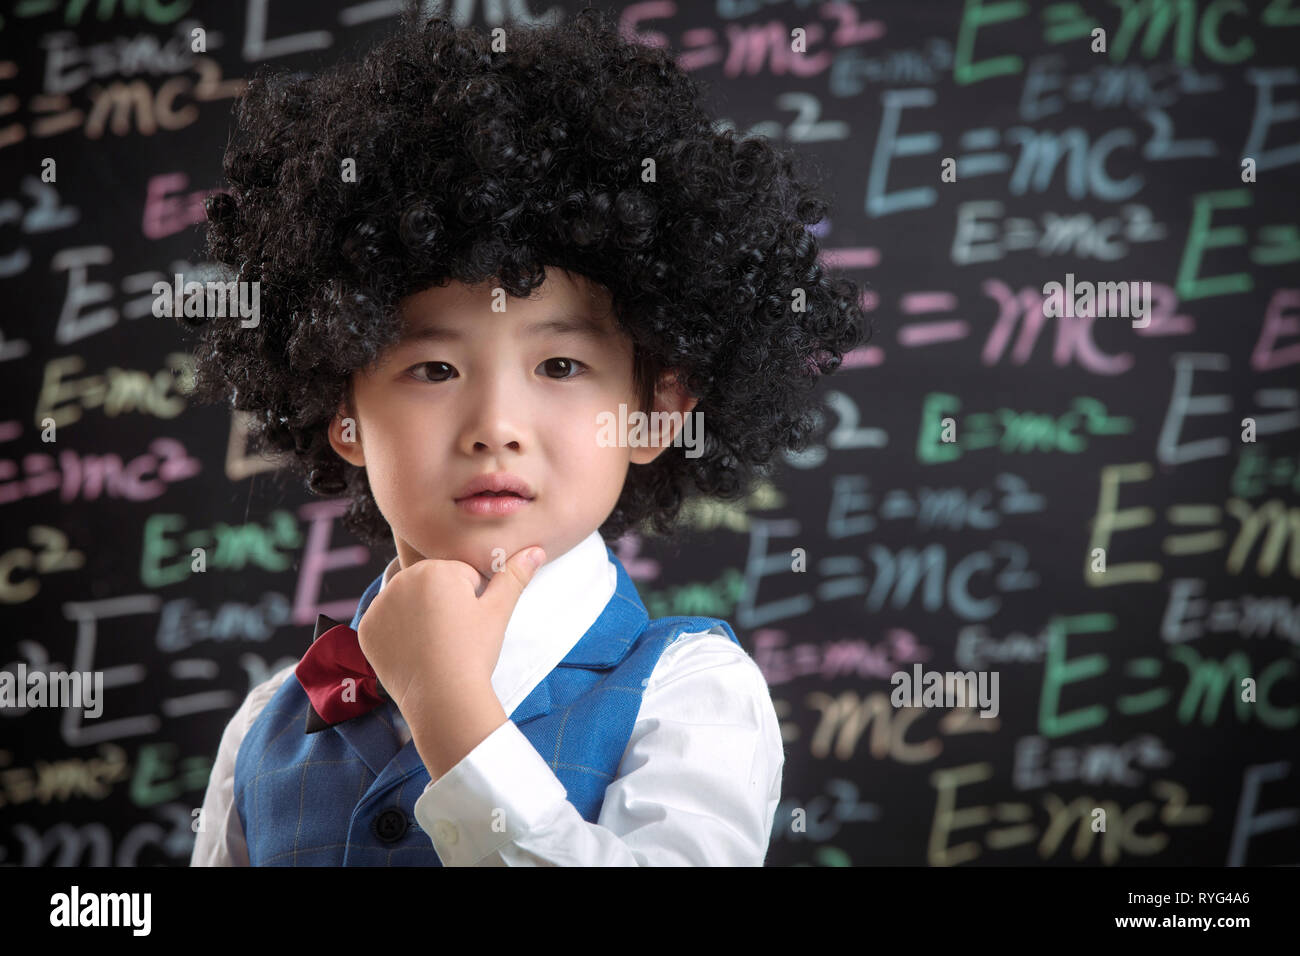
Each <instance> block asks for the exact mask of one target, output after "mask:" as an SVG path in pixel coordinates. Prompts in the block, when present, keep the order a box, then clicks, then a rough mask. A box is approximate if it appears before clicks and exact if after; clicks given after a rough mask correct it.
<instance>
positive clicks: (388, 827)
mask: <svg viewBox="0 0 1300 956" xmlns="http://www.w3.org/2000/svg"><path fill="white" fill-rule="evenodd" d="M406 829H407V822H406V814H405V813H403V812H402V811H401V810H398V809H397V808H396V807H389V808H388V809H387V810H385V811H384V812H383V813H381V814H379V816H377V817H375V836H377V837H379V839H381V840H383V841H384V842H385V843H396V842H397V841H398V840H400V839H401V838H402V837H403V836H405V835H406Z"/></svg>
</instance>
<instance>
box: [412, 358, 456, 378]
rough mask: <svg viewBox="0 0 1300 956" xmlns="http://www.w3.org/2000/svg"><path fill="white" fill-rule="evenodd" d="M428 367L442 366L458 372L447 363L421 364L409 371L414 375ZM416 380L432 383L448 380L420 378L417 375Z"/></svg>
mask: <svg viewBox="0 0 1300 956" xmlns="http://www.w3.org/2000/svg"><path fill="white" fill-rule="evenodd" d="M426 365H441V366H442V367H443V368H447V369H451V370H452V371H453V372H454V371H456V370H455V369H452V368H451V366H450V365H448V364H447V363H446V362H421V363H420V364H419V365H413V366H412V367H411V368H410V369H408V371H409V372H411V373H414V372H416V371H417V370H418V369H422V368H424V367H425V366H426ZM448 377H450V376H448ZM415 378H417V379H419V380H420V381H421V382H430V381H432V382H445V381H447V379H446V378H433V379H428V378H420V376H419V375H415Z"/></svg>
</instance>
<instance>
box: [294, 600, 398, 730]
mask: <svg viewBox="0 0 1300 956" xmlns="http://www.w3.org/2000/svg"><path fill="white" fill-rule="evenodd" d="M294 674H296V675H297V677H298V682H299V683H300V684H302V688H303V690H305V691H306V692H307V697H308V698H309V699H310V700H311V706H310V707H309V708H308V709H307V733H309V734H314V733H316V732H317V731H319V730H324V729H325V728H326V727H333V726H334V725H335V724H341V723H343V721H345V720H351V719H352V718H353V717H360V716H361V715H362V714H368V713H370V711H372V710H374V709H375V708H376V707H378V706H379V705H380V704H382V703H383V702H384V701H385V700H391V699H392V698H390V697H389V696H388V692H387V691H386V690H384V688H383V685H381V684H380V683H379V678H378V677H377V676H376V675H375V671H374V668H372V667H371V666H370V662H369V661H368V660H366V656H365V655H364V654H362V653H361V644H360V642H359V641H358V640H357V632H356V631H354V630H353V629H352V628H350V627H348V626H347V625H346V624H340V623H339V622H338V621H335V620H333V619H332V618H329V617H326V616H325V615H324V614H322V615H320V616H319V617H317V618H316V633H315V635H314V636H313V637H312V642H311V647H309V648H307V653H306V654H304V655H303V656H302V660H300V661H299V662H298V666H297V667H296V668H294Z"/></svg>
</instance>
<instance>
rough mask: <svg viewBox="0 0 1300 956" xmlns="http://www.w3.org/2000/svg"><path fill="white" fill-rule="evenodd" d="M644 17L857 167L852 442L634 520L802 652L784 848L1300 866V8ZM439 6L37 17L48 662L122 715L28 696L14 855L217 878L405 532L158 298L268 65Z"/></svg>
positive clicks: (688, 605)
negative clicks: (362, 510)
mask: <svg viewBox="0 0 1300 956" xmlns="http://www.w3.org/2000/svg"><path fill="white" fill-rule="evenodd" d="M453 6H454V7H455V9H456V10H458V11H459V10H462V6H463V8H464V9H466V10H469V11H471V14H470V15H471V19H470V21H469V22H472V23H474V24H475V25H477V26H481V27H482V28H484V29H490V28H491V27H493V26H497V25H502V23H503V22H505V23H507V24H508V23H522V22H526V21H527V20H529V19H541V18H544V17H549V16H565V17H567V16H570V15H572V13H574V12H575V11H576V9H577V7H576V5H573V4H567V3H549V4H544V5H543V4H511V5H505V4H503V5H500V7H499V8H498V6H497V5H492V4H481V5H475V4H468V5H451V4H446V5H443V4H438V5H430V7H429V10H430V12H433V11H434V9H435V7H436V8H437V10H439V11H442V8H443V7H453ZM506 7H509V8H510V9H511V10H513V11H514V13H513V16H514V17H515V19H513V20H510V21H499V20H497V19H495V17H496V16H497V15H498V14H497V13H496V11H497V10H498V9H504V8H506ZM543 7H545V9H542V8H543ZM610 9H616V10H617V11H619V12H620V13H621V16H622V19H623V24H624V26H625V27H626V28H627V29H628V30H630V31H632V32H634V33H636V34H638V35H639V36H640V37H641V38H642V39H643V40H644V41H645V42H647V43H655V44H660V45H663V44H667V45H669V46H670V47H671V48H672V49H673V50H674V51H677V52H678V54H679V58H680V62H681V64H682V65H683V67H684V68H686V69H687V70H689V71H691V72H692V73H694V74H695V75H697V76H698V77H699V78H700V79H702V80H703V81H705V82H706V83H707V84H708V86H709V89H710V91H711V92H710V95H711V97H712V98H713V105H714V107H715V108H716V111H717V115H718V116H719V117H720V118H721V119H720V124H721V125H726V126H731V127H735V128H736V129H738V130H741V131H744V132H747V133H750V134H753V135H764V136H768V137H771V138H772V139H773V140H776V141H780V142H782V143H785V144H791V145H793V146H794V147H796V149H797V150H798V153H799V154H800V156H801V157H803V158H804V159H806V160H807V161H808V164H809V168H815V169H818V170H820V171H821V172H822V173H823V175H824V181H825V188H826V190H827V193H828V194H829V196H830V197H831V198H832V200H833V207H832V212H831V214H830V215H829V216H828V217H827V219H826V220H825V221H823V222H822V223H821V224H819V226H818V227H817V231H818V234H819V236H820V239H821V241H822V243H823V246H824V249H825V255H824V259H825V262H826V263H827V264H828V265H829V266H831V267H833V268H834V269H836V270H839V271H842V272H843V273H845V274H847V275H850V276H852V277H853V278H855V279H857V280H858V281H860V282H861V283H863V284H864V287H866V288H868V289H869V291H868V293H867V295H866V298H865V301H864V303H863V305H864V307H865V308H867V309H868V310H869V315H870V318H871V322H872V326H873V329H874V332H873V335H872V337H871V339H870V340H869V342H868V343H867V344H866V345H864V346H863V347H862V348H861V349H859V350H857V351H855V352H854V353H853V354H851V355H850V356H849V357H848V359H847V360H846V362H845V368H844V369H843V370H842V371H841V372H840V373H839V374H837V375H836V376H834V377H833V378H832V379H831V380H830V382H829V383H828V386H827V388H826V390H825V393H824V398H825V416H824V425H825V428H824V430H823V434H822V436H821V437H820V439H819V441H818V442H817V444H816V445H815V446H814V447H812V448H810V449H808V450H807V451H805V452H803V453H800V454H798V455H790V456H787V458H786V459H785V460H784V461H783V462H782V465H781V467H780V468H779V469H778V470H777V472H776V473H775V474H774V475H773V478H772V480H771V481H770V483H764V484H763V485H761V486H760V487H758V488H756V489H755V490H754V493H753V494H752V495H751V496H750V497H749V498H748V499H747V500H746V501H744V502H743V503H740V504H731V505H727V506H710V505H709V504H708V503H707V502H693V503H692V504H691V506H690V507H689V508H688V510H687V512H686V515H685V519H684V521H685V526H686V528H687V533H686V534H685V536H684V537H683V539H682V540H681V541H679V542H676V543H667V542H663V541H658V540H656V539H654V538H652V537H643V536H639V535H629V536H627V537H626V538H624V539H623V540H622V541H620V542H618V544H617V546H616V551H617V552H618V554H619V555H620V558H621V560H622V561H623V562H624V564H625V566H626V567H627V568H628V570H629V573H631V574H632V576H633V577H634V579H635V580H636V583H637V587H638V589H639V590H640V593H641V595H642V598H643V600H644V602H645V603H646V605H647V608H648V609H649V611H650V613H651V615H652V616H660V615H666V614H708V615H713V616H718V617H723V618H725V619H727V620H728V621H730V622H731V623H732V625H733V626H734V627H735V629H736V631H737V633H738V635H739V636H740V638H741V642H742V644H743V645H744V647H745V648H746V650H747V651H748V652H749V653H750V654H751V655H752V656H753V657H754V659H755V660H756V661H757V662H758V664H759V665H760V666H761V668H762V669H763V672H764V674H765V675H766V677H767V680H768V683H769V686H770V688H771V693H772V697H773V700H774V703H775V705H776V708H777V712H778V714H779V716H780V718H781V720H782V722H783V730H784V734H785V742H786V765H785V775H784V787H783V800H782V802H781V805H780V807H779V808H778V811H777V814H776V819H775V821H774V825H773V831H772V840H771V846H770V851H769V854H768V860H767V862H768V864H769V865H776V866H782V865H828V866H845V865H870V864H916V865H931V866H954V865H975V866H982V865H997V864H1043V865H1116V866H1118V865H1123V866H1135V865H1138V866H1140V865H1148V864H1177V865H1182V864H1209V865H1214V866H1223V865H1227V866H1237V865H1243V864H1249V865H1278V864H1283V865H1285V864H1291V865H1294V864H1297V863H1300V746H1298V743H1300V588H1298V587H1297V578H1300V441H1297V435H1300V387H1298V385H1297V383H1298V382H1300V375H1298V374H1297V373H1298V372H1300V270H1298V269H1297V263H1298V261H1300V219H1298V218H1297V200H1296V197H1297V195H1298V193H1300V70H1297V67H1296V65H1295V64H1296V56H1295V50H1296V45H1297V42H1300V7H1298V6H1297V5H1295V4H1292V3H1289V2H1283V0H1274V2H1266V0H1261V2H1252V0H1231V2H1223V0H1213V2H1211V0H1187V2H1175V0H1163V2H1151V3H1123V4H1110V3H1101V2H1092V0H1088V2H1080V3H1070V4H1059V3H1041V4H1040V3H1029V2H1022V0H968V2H965V3H958V2H951V3H929V2H926V3H919V2H910V0H887V2H885V0H882V2H870V3H841V4H834V5H820V4H808V3H764V2H760V0H729V2H723V0H717V2H716V3H714V4H684V3H683V4H674V3H669V4H629V5H626V6H619V7H617V8H610ZM397 13H398V4H396V3H393V4H388V3H358V4H352V5H336V4H328V3H318V2H311V3H308V2H287V0H248V2H247V3H243V4H239V3H236V4H223V3H199V2H190V0H174V2H170V3H154V4H92V3H64V4H37V3H17V4H13V5H10V6H9V7H8V8H7V9H6V10H5V11H4V13H3V21H2V22H0V42H2V43H3V50H4V52H3V54H2V55H0V83H2V84H3V93H2V94H0V114H3V115H2V118H0V157H2V159H3V165H4V170H5V174H6V175H5V176H4V180H3V181H4V186H3V189H4V194H3V196H2V197H0V229H2V230H3V236H4V238H3V240H0V278H2V279H3V281H4V285H5V294H4V301H5V303H6V307H5V308H4V309H3V310H2V312H0V314H2V315H3V318H2V319H0V335H2V336H3V338H2V339H0V362H2V363H3V365H2V366H0V368H2V370H3V379H4V381H3V385H2V386H0V387H2V388H3V389H4V394H5V395H6V400H5V412H4V415H3V420H0V436H3V441H4V443H5V444H4V451H3V455H0V468H2V469H3V474H2V475H0V509H3V516H4V517H3V529H4V530H3V541H0V565H2V566H3V568H4V573H3V574H0V601H2V602H3V604H4V608H5V621H6V625H5V627H4V637H3V646H2V647H0V657H2V658H3V659H4V661H5V663H4V664H3V668H4V671H5V672H6V673H8V674H11V675H15V677H14V679H15V680H16V679H17V675H19V674H27V673H30V672H38V671H39V672H52V671H53V672H57V671H70V670H71V671H77V672H90V673H92V674H98V675H99V679H100V680H102V691H101V694H102V696H101V697H100V702H101V706H102V712H101V713H99V715H98V716H86V715H85V714H83V712H82V711H81V710H80V709H75V708H61V709H59V708H50V707H39V706H18V703H19V701H18V700H17V699H16V698H15V699H13V700H9V701H7V702H6V706H3V707H0V820H2V821H3V824H2V825H0V863H3V864H5V865H18V866H39V865H46V866H48V865H82V866H100V865H123V866H133V865H135V866H157V865H184V864H186V863H187V862H188V860H189V854H190V850H191V847H192V846H193V839H194V834H193V830H192V827H193V825H194V820H195V816H196V813H197V809H198V807H199V806H200V804H201V802H202V799H203V793H204V788H205V786H206V784H207V779H208V774H209V771H210V768H211V763H212V760H213V758H214V756H215V753H216V749H217V743H218V741H219V739H220V736H221V732H222V729H223V727H224V726H225V724H226V721H227V720H228V719H229V718H230V716H231V714H232V713H233V712H234V710H235V708H236V707H237V706H238V705H239V703H240V702H241V701H242V700H243V698H244V696H245V695H246V694H247V692H248V690H249V689H250V688H251V687H252V686H254V685H255V684H257V683H259V682H260V681H262V680H264V679H265V678H266V677H267V676H269V675H270V674H271V673H273V672H274V671H276V670H278V669H280V668H282V667H284V666H285V665H287V664H289V663H291V662H293V661H294V660H296V659H297V658H298V657H299V656H300V655H301V653H302V652H303V650H304V648H305V644H304V641H305V637H304V635H310V627H311V624H312V622H314V621H315V619H316V616H317V614H318V613H325V614H329V615H331V616H332V617H334V618H338V619H347V618H349V617H350V616H351V614H352V611H353V609H354V608H355V606H356V601H357V599H358V598H359V596H360V595H361V592H362V590H363V589H364V587H365V586H366V585H367V584H368V583H369V582H370V581H371V580H372V579H373V577H374V576H375V575H376V574H377V573H378V572H379V571H380V570H381V569H382V567H383V564H384V562H385V561H386V560H387V558H388V557H389V556H390V555H381V554H375V553H371V552H370V551H369V550H368V549H367V548H365V547H363V546H361V545H359V544H358V543H357V542H356V541H355V540H354V539H352V538H351V537H350V536H349V535H348V534H347V533H346V532H345V531H344V530H343V529H342V527H341V526H340V524H339V516H340V514H341V512H342V503H341V502H339V501H334V500H326V499H321V498H317V497H314V496H312V495H311V494H310V493H308V492H307V491H306V490H305V489H304V488H302V487H300V486H299V485H298V484H297V483H296V482H293V481H289V480H286V479H285V477H284V474H283V473H282V472H281V471H279V470H278V469H277V468H276V467H275V465H274V464H273V463H271V462H269V461H267V460H264V459H261V458H258V457H256V456H253V455H250V454H248V452H247V447H246V446H247V443H246V440H245V439H246V434H245V428H244V423H243V422H242V421H241V419H240V417H239V416H238V415H235V416H233V417H232V415H231V414H230V413H229V410H223V409H221V408H217V407H212V406H197V405H194V404H192V403H190V402H188V401H187V399H186V396H185V383H186V375H187V374H188V372H187V370H188V366H187V359H186V349H187V347H188V346H187V343H186V341H185V340H184V338H183V336H182V334H181V332H180V331H179V329H178V327H177V325H176V323H174V322H173V321H171V320H160V319H156V318H155V317H154V316H153V314H152V312H151V305H152V302H153V299H154V295H153V292H152V289H153V286H154V284H155V283H156V282H159V281H165V282H171V281H172V278H173V276H175V275H176V274H178V273H183V274H186V276H187V277H192V276H193V274H194V273H196V272H198V271H200V270H201V269H202V268H203V266H204V264H203V263H202V262H201V261H200V260H199V258H198V257H199V251H200V250H201V248H202V229H203V226H202V220H203V218H204V209H203V199H204V197H205V196H206V195H208V194H209V193H211V192H213V191H216V190H219V189H220V188H221V185H222V182H221V175H220V172H221V154H222V150H223V148H224V145H225V143H226V140H227V135H228V131H229V129H230V122H231V119H230V114H231V107H232V104H233V102H234V98H235V97H236V96H237V95H238V92H239V90H240V89H241V88H242V85H243V79H244V78H246V77H247V76H248V75H250V74H251V73H252V72H253V71H254V70H255V69H257V68H258V67H259V66H262V65H266V64H269V65H273V66H276V67H280V68H284V69H287V70H291V71H302V72H312V71H314V70H317V69H319V68H321V67H322V66H323V65H326V64H328V63H330V62H332V61H334V60H335V59H337V58H339V57H342V56H348V55H352V54H354V53H355V52H356V51H359V50H362V49H364V48H365V47H366V46H367V45H368V44H369V43H371V42H373V41H374V40H375V39H376V38H377V37H379V36H381V35H383V34H384V33H385V32H386V31H387V30H390V29H392V28H393V25H394V24H395V22H396V20H395V17H396V15H397ZM502 15H504V14H502ZM195 29H201V30H202V31H204V32H203V36H204V37H205V49H204V52H194V50H193V49H192V46H193V44H192V40H193V37H194V36H195V34H194V30H195ZM195 548H203V549H204V552H205V554H206V556H207V561H206V568H205V570H204V571H203V572H201V573H197V572H195V571H194V570H193V564H192V559H191V555H192V553H193V549H195ZM946 673H951V674H970V675H971V677H972V682H971V684H970V685H969V686H970V689H971V690H972V691H973V692H974V696H973V697H971V698H968V699H965V700H963V701H959V702H958V703H959V704H964V706H932V705H933V704H934V703H936V702H939V703H942V701H944V700H945V699H946V698H943V697H927V691H934V690H936V689H940V690H942V689H948V690H956V688H957V683H955V682H952V681H950V682H949V683H948V684H946V685H942V686H939V685H936V684H935V683H934V681H935V678H933V677H931V675H933V674H938V675H943V674H946ZM938 679H940V680H941V679H942V678H941V677H940V678H938ZM961 686H962V687H963V689H965V687H966V685H965V684H962V685H961ZM981 691H982V692H983V693H982V694H981V693H980V692H981ZM29 703H30V702H29ZM917 705H920V706H917Z"/></svg>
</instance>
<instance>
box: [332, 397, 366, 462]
mask: <svg viewBox="0 0 1300 956" xmlns="http://www.w3.org/2000/svg"><path fill="white" fill-rule="evenodd" d="M329 440H330V446H331V447H332V448H333V449H334V450H335V451H336V452H338V455H339V457H340V458H342V459H343V460H344V461H346V462H347V463H348V464H350V465H356V466H357V467H358V468H364V467H365V464H366V454H365V451H364V450H362V448H361V424H360V423H359V422H358V421H357V419H356V416H355V415H353V414H352V413H351V412H350V411H349V410H348V407H347V405H346V404H343V405H340V406H339V410H338V412H337V413H335V415H334V417H333V418H331V419H330V424H329Z"/></svg>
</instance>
